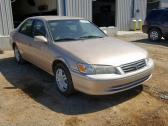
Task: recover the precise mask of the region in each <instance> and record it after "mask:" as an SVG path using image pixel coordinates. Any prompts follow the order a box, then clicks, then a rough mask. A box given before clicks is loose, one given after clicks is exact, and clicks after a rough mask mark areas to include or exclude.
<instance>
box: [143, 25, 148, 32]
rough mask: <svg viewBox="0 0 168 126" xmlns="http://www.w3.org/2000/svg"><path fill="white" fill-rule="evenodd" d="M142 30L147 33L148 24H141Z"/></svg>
mask: <svg viewBox="0 0 168 126" xmlns="http://www.w3.org/2000/svg"><path fill="white" fill-rule="evenodd" d="M142 31H143V32H144V33H147V34H148V31H149V26H148V25H143V26H142Z"/></svg>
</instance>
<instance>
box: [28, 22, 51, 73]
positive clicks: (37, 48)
mask: <svg viewBox="0 0 168 126" xmlns="http://www.w3.org/2000/svg"><path fill="white" fill-rule="evenodd" d="M35 36H44V37H45V38H46V39H47V40H48V42H42V41H36V40H35ZM33 37H34V41H33V43H32V44H31V50H32V51H31V52H30V53H31V55H32V57H33V63H34V64H35V65H37V66H38V67H40V68H42V69H43V70H45V71H47V72H49V73H50V72H51V65H52V61H53V56H52V54H53V53H52V50H51V46H50V42H49V37H48V33H47V29H46V27H45V24H44V22H43V21H42V20H38V19H36V20H35V21H34V23H33Z"/></svg>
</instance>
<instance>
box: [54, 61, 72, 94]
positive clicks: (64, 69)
mask: <svg viewBox="0 0 168 126" xmlns="http://www.w3.org/2000/svg"><path fill="white" fill-rule="evenodd" d="M57 69H62V70H63V71H64V72H65V74H66V77H67V80H68V89H67V90H66V91H65V92H62V91H61V90H60V89H59V87H58V85H57V82H56V71H57ZM54 74H55V83H56V86H57V89H58V91H59V92H60V93H61V94H63V95H64V96H69V95H71V94H73V93H74V86H73V82H72V77H71V74H70V71H69V69H68V68H67V67H66V65H64V64H62V63H58V64H56V65H55V70H54Z"/></svg>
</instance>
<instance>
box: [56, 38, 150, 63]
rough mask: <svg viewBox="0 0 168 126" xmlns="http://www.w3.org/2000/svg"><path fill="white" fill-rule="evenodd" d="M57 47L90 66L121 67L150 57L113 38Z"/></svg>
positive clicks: (83, 41) (138, 49)
mask: <svg viewBox="0 0 168 126" xmlns="http://www.w3.org/2000/svg"><path fill="white" fill-rule="evenodd" d="M56 45H57V46H58V47H60V48H62V49H63V50H65V51H67V52H68V53H69V54H70V55H73V56H75V57H77V58H78V59H81V60H82V61H84V62H85V63H88V64H97V65H113V66H120V65H122V64H126V63H130V62H134V61H137V60H141V59H145V58H147V56H148V53H147V51H146V50H144V49H142V48H140V47H138V46H136V45H134V44H131V43H129V42H124V41H122V40H118V39H115V38H111V37H105V38H96V39H87V40H80V41H68V42H59V43H56Z"/></svg>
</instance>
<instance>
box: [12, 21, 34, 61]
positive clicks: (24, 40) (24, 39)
mask: <svg viewBox="0 0 168 126" xmlns="http://www.w3.org/2000/svg"><path fill="white" fill-rule="evenodd" d="M32 26H33V20H32V19H28V20H26V21H25V22H24V23H23V24H22V25H21V26H20V28H19V29H18V33H17V34H16V36H15V40H16V43H17V46H18V48H19V50H20V53H21V55H22V57H23V58H24V59H26V60H28V61H31V55H30V51H31V50H30V45H31V43H32V42H33V33H32Z"/></svg>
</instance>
